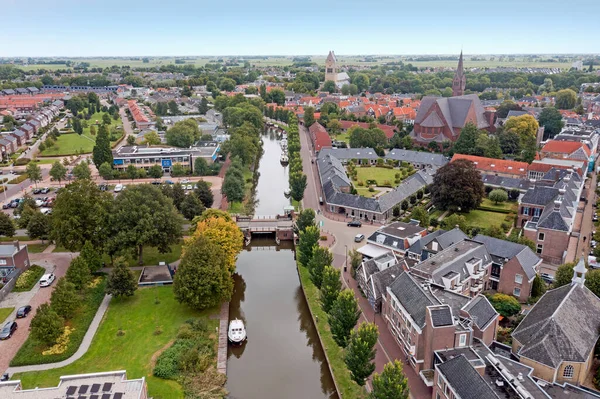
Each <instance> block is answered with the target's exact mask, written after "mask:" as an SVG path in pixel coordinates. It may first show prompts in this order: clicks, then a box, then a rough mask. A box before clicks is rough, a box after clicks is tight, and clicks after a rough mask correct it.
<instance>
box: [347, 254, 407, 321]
mask: <svg viewBox="0 0 600 399" xmlns="http://www.w3.org/2000/svg"><path fill="white" fill-rule="evenodd" d="M405 270H408V265H407V264H406V260H405V259H403V258H399V259H398V258H396V256H395V255H394V253H393V252H387V253H385V254H383V255H381V256H378V257H376V258H372V259H368V260H364V261H363V262H362V263H361V264H360V266H359V267H358V268H357V269H356V277H355V278H356V282H357V283H358V287H359V288H360V290H361V291H362V292H363V294H364V295H365V296H366V297H367V300H368V301H369V304H370V305H371V307H372V308H373V310H375V312H380V311H381V303H382V301H383V297H384V296H385V293H386V290H387V287H389V286H390V285H391V284H392V283H393V282H394V280H395V279H396V277H397V276H399V275H400V273H401V272H403V271H405Z"/></svg>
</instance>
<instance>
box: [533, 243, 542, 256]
mask: <svg viewBox="0 0 600 399" xmlns="http://www.w3.org/2000/svg"><path fill="white" fill-rule="evenodd" d="M543 250H544V246H543V245H542V244H538V245H537V248H536V249H535V253H537V254H541V253H542V251H543Z"/></svg>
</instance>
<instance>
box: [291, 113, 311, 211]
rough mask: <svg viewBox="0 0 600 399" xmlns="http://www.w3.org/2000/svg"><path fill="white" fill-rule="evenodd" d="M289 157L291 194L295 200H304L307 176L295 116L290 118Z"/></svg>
mask: <svg viewBox="0 0 600 399" xmlns="http://www.w3.org/2000/svg"><path fill="white" fill-rule="evenodd" d="M287 133H288V138H287V140H288V158H289V162H290V163H289V167H290V174H289V182H290V195H291V197H292V199H293V200H294V201H298V202H300V201H302V198H304V190H305V189H306V185H307V177H306V175H305V174H304V172H303V171H302V158H301V157H300V132H299V130H298V120H297V119H296V117H295V116H292V117H291V118H290V123H289V125H288V130H287Z"/></svg>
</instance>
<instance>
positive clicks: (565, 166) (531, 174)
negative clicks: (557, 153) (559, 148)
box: [527, 158, 587, 183]
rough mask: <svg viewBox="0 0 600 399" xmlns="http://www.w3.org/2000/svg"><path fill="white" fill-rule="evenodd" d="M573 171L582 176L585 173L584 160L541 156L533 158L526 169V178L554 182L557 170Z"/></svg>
mask: <svg viewBox="0 0 600 399" xmlns="http://www.w3.org/2000/svg"><path fill="white" fill-rule="evenodd" d="M560 170H564V171H571V170H572V171H574V172H575V173H577V174H578V175H579V177H581V178H583V177H584V175H585V173H587V172H586V171H587V169H586V163H585V162H584V161H577V160H566V159H555V158H543V159H535V160H534V161H533V162H532V163H531V164H530V165H529V168H528V170H527V178H528V179H529V180H531V181H547V182H552V183H555V182H556V181H557V180H556V179H555V177H554V176H555V175H556V173H557V172H558V171H560Z"/></svg>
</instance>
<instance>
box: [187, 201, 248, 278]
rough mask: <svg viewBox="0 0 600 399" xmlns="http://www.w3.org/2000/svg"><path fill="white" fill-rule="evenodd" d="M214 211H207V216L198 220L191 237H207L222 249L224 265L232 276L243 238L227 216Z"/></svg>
mask: <svg viewBox="0 0 600 399" xmlns="http://www.w3.org/2000/svg"><path fill="white" fill-rule="evenodd" d="M215 211H216V210H212V212H209V211H207V212H206V213H208V216H207V217H206V218H204V217H201V218H200V220H199V221H198V224H197V225H196V231H195V232H194V234H193V236H194V237H199V236H203V237H207V238H209V239H210V240H211V241H212V242H214V243H216V244H218V245H219V247H221V248H223V250H224V251H225V262H226V265H227V267H228V268H229V270H230V272H231V274H233V273H234V272H235V263H236V259H237V256H238V254H239V253H240V252H241V250H242V248H243V242H244V236H243V234H242V232H241V231H240V229H239V227H238V226H237V224H236V223H235V222H234V221H233V220H231V218H230V217H229V215H227V217H224V216H222V212H219V211H216V212H215ZM203 216H204V215H203Z"/></svg>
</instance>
